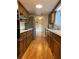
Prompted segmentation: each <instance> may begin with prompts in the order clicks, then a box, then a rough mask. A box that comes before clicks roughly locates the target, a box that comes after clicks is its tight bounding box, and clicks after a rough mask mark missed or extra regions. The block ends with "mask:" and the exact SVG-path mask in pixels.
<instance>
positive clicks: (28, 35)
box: [17, 30, 33, 59]
mask: <svg viewBox="0 0 79 59" xmlns="http://www.w3.org/2000/svg"><path fill="white" fill-rule="evenodd" d="M32 40H33V32H32V30H30V31H26V32H23V33H21V34H20V38H19V40H18V42H17V44H18V45H17V54H18V55H17V56H18V59H21V57H22V56H23V54H24V53H25V51H26V50H27V48H28V46H29V45H30V43H31V41H32Z"/></svg>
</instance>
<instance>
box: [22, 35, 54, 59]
mask: <svg viewBox="0 0 79 59" xmlns="http://www.w3.org/2000/svg"><path fill="white" fill-rule="evenodd" d="M21 59H54V56H53V54H52V52H51V49H50V48H49V46H48V43H47V42H46V40H45V38H44V37H42V35H41V36H36V39H35V40H34V41H32V42H31V44H30V46H29V47H28V49H27V50H26V52H25V53H24V55H23V56H22V58H21Z"/></svg>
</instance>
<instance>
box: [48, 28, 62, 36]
mask: <svg viewBox="0 0 79 59" xmlns="http://www.w3.org/2000/svg"><path fill="white" fill-rule="evenodd" d="M47 30H48V31H51V32H53V33H55V34H57V35H59V36H61V30H53V29H47Z"/></svg>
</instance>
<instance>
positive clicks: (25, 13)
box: [18, 1, 29, 16]
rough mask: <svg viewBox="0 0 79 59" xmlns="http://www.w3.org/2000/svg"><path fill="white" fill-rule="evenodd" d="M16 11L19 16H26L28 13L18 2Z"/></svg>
mask: <svg viewBox="0 0 79 59" xmlns="http://www.w3.org/2000/svg"><path fill="white" fill-rule="evenodd" d="M18 11H19V13H20V15H22V16H27V15H28V14H29V12H28V11H27V10H26V9H25V7H24V6H23V5H22V4H21V3H20V2H19V1H18Z"/></svg>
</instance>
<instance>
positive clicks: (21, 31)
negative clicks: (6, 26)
mask: <svg viewBox="0 0 79 59" xmlns="http://www.w3.org/2000/svg"><path fill="white" fill-rule="evenodd" d="M32 29H33V28H29V29H27V30H23V29H21V30H20V33H23V32H27V31H30V30H32Z"/></svg>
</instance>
